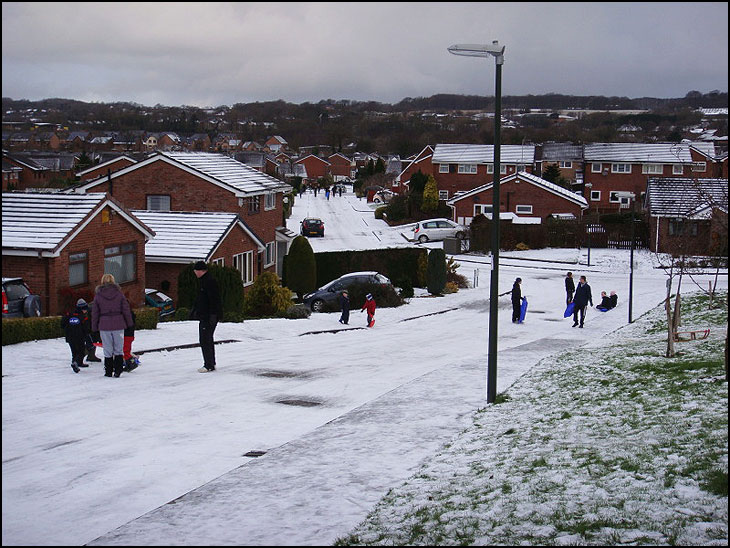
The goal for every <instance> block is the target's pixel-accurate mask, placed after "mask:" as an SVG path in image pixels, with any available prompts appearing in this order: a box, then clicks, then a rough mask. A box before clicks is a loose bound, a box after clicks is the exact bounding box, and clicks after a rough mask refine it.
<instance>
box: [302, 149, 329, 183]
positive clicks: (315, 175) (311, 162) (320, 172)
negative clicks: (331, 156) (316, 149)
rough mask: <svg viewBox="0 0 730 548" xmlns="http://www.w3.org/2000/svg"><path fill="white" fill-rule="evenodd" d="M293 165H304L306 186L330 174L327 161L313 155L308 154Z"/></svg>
mask: <svg viewBox="0 0 730 548" xmlns="http://www.w3.org/2000/svg"><path fill="white" fill-rule="evenodd" d="M294 163H295V164H302V165H304V167H305V169H306V170H307V180H306V181H305V182H306V183H307V184H312V183H316V182H317V179H319V178H320V177H324V176H325V175H327V174H329V173H330V165H331V164H330V163H329V162H328V161H327V160H325V159H323V158H320V157H319V156H315V155H314V154H309V155H307V156H305V157H304V158H300V159H299V160H297V161H296V162H294Z"/></svg>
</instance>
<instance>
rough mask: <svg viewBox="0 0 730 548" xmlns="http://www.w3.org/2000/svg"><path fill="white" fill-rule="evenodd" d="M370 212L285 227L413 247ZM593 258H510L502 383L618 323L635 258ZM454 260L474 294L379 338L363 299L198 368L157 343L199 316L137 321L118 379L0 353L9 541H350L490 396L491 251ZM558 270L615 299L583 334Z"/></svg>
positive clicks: (253, 338)
mask: <svg viewBox="0 0 730 548" xmlns="http://www.w3.org/2000/svg"><path fill="white" fill-rule="evenodd" d="M372 211H373V208H372V207H370V206H369V205H368V204H367V203H366V202H365V200H364V199H363V200H359V199H357V198H356V197H355V196H354V195H353V194H352V193H347V194H345V195H344V196H342V197H339V196H338V197H334V196H333V197H330V199H329V200H327V199H326V198H325V196H324V193H320V194H319V196H317V197H315V196H314V195H313V194H312V193H306V194H304V195H303V196H302V197H298V198H297V200H296V203H295V207H294V210H293V214H292V217H291V219H289V221H288V223H287V225H288V228H289V229H291V230H292V231H294V232H297V233H298V232H299V222H300V221H301V220H302V219H303V218H305V217H309V216H312V217H319V218H321V219H323V220H324V221H325V237H324V238H310V243H311V244H312V247H313V249H314V251H315V252H319V251H331V250H342V249H368V248H375V247H393V246H412V245H414V244H411V243H408V242H407V241H406V240H405V239H404V238H403V237H402V236H401V232H402V231H403V230H404V228H403V227H389V226H388V225H387V224H386V223H385V222H383V221H380V220H376V219H375V218H374V216H373V213H372ZM440 245H441V244H440V243H431V244H428V246H429V247H439V246H440ZM586 258H587V257H586V250H576V249H546V250H536V251H524V252H505V253H504V254H503V256H502V261H501V265H500V293H504V292H505V291H507V290H508V289H510V288H511V286H512V282H513V281H514V279H515V277H517V276H519V277H521V278H522V280H523V284H522V288H523V294H524V295H526V296H527V298H528V300H529V309H528V314H527V319H526V321H525V323H524V324H523V325H515V324H512V323H511V321H510V314H511V307H510V302H509V297H503V298H502V299H500V303H499V309H500V317H499V362H498V391H499V392H502V391H504V390H506V389H507V388H508V387H509V386H510V385H511V384H512V383H514V382H515V380H517V379H518V378H519V377H520V376H522V375H524V374H525V373H527V372H528V371H529V370H530V368H531V367H532V366H534V365H535V364H536V363H537V362H538V361H540V360H541V359H542V358H544V357H546V356H549V355H552V354H555V353H557V352H559V351H561V350H564V349H566V348H572V347H579V346H581V345H584V344H586V343H596V341H599V340H600V338H601V337H603V336H604V335H605V334H608V333H611V332H612V331H614V330H616V329H618V328H619V327H621V326H623V325H624V324H626V323H627V313H628V306H627V296H628V283H629V279H628V275H629V252H628V251H620V250H599V249H593V250H592V251H591V266H590V267H588V266H587V265H586ZM527 259H530V260H527ZM456 260H457V262H458V263H459V264H460V265H461V267H460V270H459V272H460V273H462V274H463V275H464V276H466V278H467V279H468V280H469V281H470V282H474V281H477V287H475V288H471V289H464V290H461V291H459V292H458V293H456V294H451V295H447V296H445V297H440V298H434V297H429V296H426V295H423V294H422V293H421V294H417V296H416V297H415V298H413V299H411V300H410V302H409V303H408V304H407V305H405V306H402V307H399V308H396V309H387V308H381V309H378V311H377V313H376V318H377V325H376V327H375V328H374V329H366V328H364V325H365V318H364V315H361V314H359V313H358V311H356V310H354V311H353V314H352V315H351V322H350V326H349V328H350V329H349V330H344V331H340V332H337V333H318V332H320V331H328V330H333V329H336V328H338V327H342V326H340V324H338V322H337V319H338V317H339V314H338V313H327V314H313V315H312V316H311V317H310V318H309V319H305V320H285V319H271V320H256V321H246V322H244V323H240V324H238V323H224V324H221V325H220V326H219V327H218V329H217V331H216V336H215V338H216V340H217V341H234V342H227V343H222V344H218V345H217V346H216V353H217V362H218V371H217V372H216V373H215V374H210V375H200V374H199V373H197V371H196V370H197V368H198V367H199V366H200V365H201V354H200V349H199V348H192V349H182V350H176V351H171V352H167V351H155V349H160V348H163V347H169V346H173V345H177V344H184V343H190V342H196V341H197V324H196V323H195V322H171V323H161V324H160V325H159V326H158V329H156V330H154V331H138V332H137V338H136V340H135V342H134V349H135V351H148V352H145V353H144V354H143V355H142V357H141V359H142V364H141V365H140V367H139V368H138V369H137V370H135V371H134V372H132V373H129V374H123V375H122V377H121V378H119V379H114V378H111V379H110V378H105V377H104V376H103V368H102V366H101V365H100V364H92V365H91V367H89V368H88V369H84V370H82V371H81V373H79V374H74V373H73V371H72V370H71V368H70V367H69V365H68V364H69V351H68V346H67V345H66V343H65V341H64V340H63V339H54V340H49V341H35V342H28V343H22V344H16V345H11V346H4V347H3V350H2V355H3V364H2V375H3V383H2V413H3V430H2V459H3V472H2V479H3V482H2V497H3V505H2V506H3V509H2V516H3V520H2V522H3V525H2V539H3V544H4V545H22V544H27V545H82V544H87V543H92V544H124V545H150V544H158V545H193V544H208V545H224V544H226V545H227V544H238V545H327V544H331V543H332V542H333V541H334V540H335V539H336V538H338V537H342V536H344V535H346V534H347V533H348V532H349V531H350V530H352V528H353V527H355V526H356V525H357V524H358V523H360V522H361V521H362V520H363V519H364V517H365V515H366V514H367V513H368V512H369V511H370V510H371V508H372V506H373V505H374V504H375V503H377V502H378V500H380V498H381V497H382V496H383V495H385V493H386V492H387V491H388V489H389V488H390V487H392V486H393V485H395V484H397V483H398V482H401V481H403V480H404V479H406V478H407V477H409V476H410V475H411V474H412V473H413V472H414V471H415V470H416V469H417V468H418V466H419V465H420V464H421V463H422V462H423V460H424V459H426V458H429V457H430V456H431V455H433V454H434V453H435V452H436V451H438V450H439V448H440V447H442V446H443V445H444V444H445V443H447V442H448V441H449V440H450V439H451V438H453V436H455V435H456V434H457V433H458V432H459V431H460V430H461V429H463V428H464V427H465V426H466V424H467V423H469V422H470V421H471V417H472V414H473V413H474V411H476V410H477V409H479V408H482V407H484V406H485V376H486V362H487V357H486V356H487V326H488V311H489V305H488V297H489V260H488V258H487V257H484V256H466V255H464V256H458V257H456ZM655 266H656V265H655V258H654V257H653V256H652V255H651V254H649V253H645V252H637V253H636V264H635V269H634V281H633V283H634V302H633V316H634V318H638V317H639V316H641V315H642V314H643V313H645V312H646V311H647V310H649V309H652V308H654V307H655V306H656V305H657V304H658V303H659V302H660V301H661V300H662V299H663V297H664V294H665V291H666V288H665V275H664V273H663V272H662V271H661V270H658V269H656V268H655ZM568 270H570V271H572V272H573V273H574V276H575V277H576V279H577V277H578V276H580V275H581V274H585V275H587V277H588V282H589V284H590V285H591V287H592V290H593V298H594V304H598V301H600V292H601V291H602V290H605V291H612V290H615V291H616V292H617V293H618V295H619V305H618V307H617V308H616V309H615V310H612V311H610V312H608V313H605V314H604V313H600V312H597V311H595V309H593V310H589V312H588V316H587V319H586V325H585V329H581V330H579V329H572V328H571V320H570V319H563V309H564V304H565V293H564V289H563V278H564V277H565V273H566V272H567V271H568ZM709 279H710V277H701V283H703V284H704V285H705V286H706V285H707V280H709ZM720 287H722V288H723V289H727V272H726V271H725V272H724V273H723V275H722V276H721V277H720ZM688 291H691V289H688ZM256 455H262V456H256ZM176 499H178V500H176ZM171 501H172V502H174V503H171ZM168 503H170V504H168Z"/></svg>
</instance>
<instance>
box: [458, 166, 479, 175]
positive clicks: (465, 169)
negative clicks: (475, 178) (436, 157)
mask: <svg viewBox="0 0 730 548" xmlns="http://www.w3.org/2000/svg"><path fill="white" fill-rule="evenodd" d="M458 172H459V173H470V174H471V173H476V172H477V165H476V164H459V170H458Z"/></svg>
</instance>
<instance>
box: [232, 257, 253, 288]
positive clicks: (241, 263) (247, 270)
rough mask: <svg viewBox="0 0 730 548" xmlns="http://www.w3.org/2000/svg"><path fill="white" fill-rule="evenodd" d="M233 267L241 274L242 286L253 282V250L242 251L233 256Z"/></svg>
mask: <svg viewBox="0 0 730 548" xmlns="http://www.w3.org/2000/svg"><path fill="white" fill-rule="evenodd" d="M233 268H235V269H236V270H238V272H239V273H240V274H241V280H242V281H243V286H244V287H246V286H247V285H251V284H252V283H253V251H244V252H243V253H238V254H237V255H234V256H233Z"/></svg>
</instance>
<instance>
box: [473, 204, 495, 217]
mask: <svg viewBox="0 0 730 548" xmlns="http://www.w3.org/2000/svg"><path fill="white" fill-rule="evenodd" d="M492 211H493V208H492V204H474V217H476V216H477V215H486V214H487V213H489V214H490V215H491V214H492Z"/></svg>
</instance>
